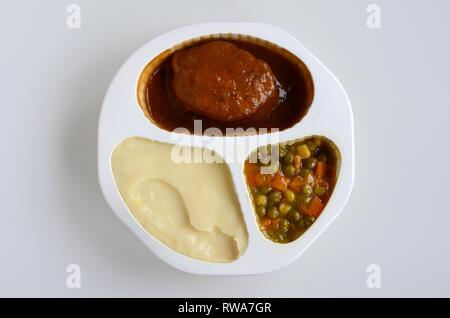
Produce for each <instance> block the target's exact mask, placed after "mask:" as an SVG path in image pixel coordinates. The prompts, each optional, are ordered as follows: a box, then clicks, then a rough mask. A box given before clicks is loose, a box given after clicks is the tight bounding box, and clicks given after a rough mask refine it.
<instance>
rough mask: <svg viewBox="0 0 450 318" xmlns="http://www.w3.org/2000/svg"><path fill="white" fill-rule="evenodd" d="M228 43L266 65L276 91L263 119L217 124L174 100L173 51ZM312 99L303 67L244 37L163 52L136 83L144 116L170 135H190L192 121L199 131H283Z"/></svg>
mask: <svg viewBox="0 0 450 318" xmlns="http://www.w3.org/2000/svg"><path fill="white" fill-rule="evenodd" d="M215 40H222V41H230V42H232V43H234V44H235V45H236V46H237V47H239V48H241V49H244V50H247V51H248V52H250V53H251V54H252V55H254V56H255V57H257V58H259V59H262V60H264V61H265V62H266V63H268V64H269V66H270V68H271V70H272V72H273V73H274V75H275V77H276V79H277V81H278V85H279V86H278V87H279V89H280V94H279V99H278V103H277V105H276V106H275V107H274V108H273V110H272V112H271V114H270V115H269V116H268V117H267V118H264V119H254V118H251V117H250V118H246V119H244V120H239V121H233V122H221V121H217V120H214V119H211V118H208V117H206V116H202V115H200V114H197V113H194V112H191V111H189V110H187V109H186V108H185V107H184V106H183V105H182V104H181V103H180V102H179V101H178V100H177V97H176V95H175V93H174V91H173V87H172V85H171V82H172V80H173V71H172V67H171V60H172V56H173V53H174V52H175V51H176V50H182V49H185V48H189V47H192V46H195V45H198V44H203V43H206V42H208V41H215ZM313 95H314V86H313V81H312V77H311V74H310V72H309V70H308V69H307V67H306V66H305V64H304V63H303V62H302V61H301V60H300V59H299V58H297V57H296V56H294V55H293V54H292V53H290V52H288V51H287V50H285V49H282V48H280V47H278V46H276V45H275V44H272V43H270V42H267V41H264V40H261V39H256V38H252V37H247V36H245V37H244V36H242V37H241V36H238V38H236V36H231V35H230V36H227V35H223V36H222V35H221V36H220V37H217V36H216V37H214V38H208V39H198V40H192V41H189V42H188V43H183V44H181V46H178V47H176V48H174V49H171V50H168V51H165V52H163V53H161V54H160V55H159V56H157V57H156V58H155V59H153V60H152V61H151V62H150V63H149V64H148V65H147V66H146V69H144V71H143V73H142V75H141V78H140V80H139V83H138V100H139V104H140V106H141V108H142V109H143V111H144V113H145V115H146V116H147V117H149V119H150V120H151V121H152V122H153V123H155V124H156V125H157V126H158V127H160V128H162V129H165V130H168V131H173V130H174V129H176V128H180V127H182V128H186V129H188V130H189V131H190V133H194V120H202V130H203V131H204V130H205V129H207V128H210V127H216V128H219V129H220V130H221V131H222V132H223V133H225V129H226V128H243V129H248V128H251V127H253V128H256V129H259V128H268V129H271V128H277V129H279V130H284V129H286V128H289V127H292V126H293V125H294V124H296V123H297V122H299V121H300V120H301V119H302V118H303V117H304V116H305V114H306V112H307V111H308V108H309V106H310V105H311V103H312V100H313Z"/></svg>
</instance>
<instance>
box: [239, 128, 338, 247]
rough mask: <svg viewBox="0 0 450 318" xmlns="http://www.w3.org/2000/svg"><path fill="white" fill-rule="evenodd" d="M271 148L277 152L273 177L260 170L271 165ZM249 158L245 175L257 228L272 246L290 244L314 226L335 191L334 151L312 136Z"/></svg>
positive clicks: (336, 153) (335, 166)
mask: <svg viewBox="0 0 450 318" xmlns="http://www.w3.org/2000/svg"><path fill="white" fill-rule="evenodd" d="M272 149H274V150H275V151H278V159H279V160H278V162H274V163H273V164H274V166H275V167H276V168H275V173H267V174H265V173H262V172H261V171H262V170H261V167H262V166H268V165H271V164H272V162H271V161H272V160H271V159H270V158H271V156H270V154H271V151H272ZM251 158H252V157H251ZM253 158H255V160H253V161H256V162H252V160H251V159H250V158H249V159H247V161H246V162H245V167H244V173H245V176H246V180H247V184H248V187H249V191H250V195H251V199H252V201H253V206H254V209H255V213H256V216H257V219H258V224H259V227H260V229H261V231H262V232H263V233H264V234H265V235H266V236H267V237H268V238H270V239H271V240H272V241H274V242H279V243H288V242H291V241H293V240H295V239H297V238H298V237H299V236H300V235H301V234H303V233H304V232H305V231H306V230H307V229H308V228H309V227H310V226H311V225H312V224H313V223H314V222H315V220H316V219H317V218H318V217H319V216H320V214H321V213H322V211H323V209H324V207H325V205H326V204H327V202H328V200H329V198H330V196H331V194H332V192H333V188H334V185H335V183H336V178H337V172H338V168H339V155H338V152H337V149H336V147H334V146H333V145H332V144H331V142H330V141H328V140H327V139H325V138H322V137H311V138H308V139H305V140H302V141H298V142H294V143H290V144H289V143H288V144H280V145H279V146H278V147H275V148H272V147H268V148H267V149H266V148H264V149H259V151H258V154H257V155H256V156H253ZM275 158H276V157H275Z"/></svg>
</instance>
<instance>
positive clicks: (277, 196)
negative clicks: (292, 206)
mask: <svg viewBox="0 0 450 318" xmlns="http://www.w3.org/2000/svg"><path fill="white" fill-rule="evenodd" d="M282 196H283V195H282V194H281V192H279V191H273V192H271V193H269V195H268V197H267V199H268V202H269V204H271V205H274V204H277V203H280V201H281V198H282Z"/></svg>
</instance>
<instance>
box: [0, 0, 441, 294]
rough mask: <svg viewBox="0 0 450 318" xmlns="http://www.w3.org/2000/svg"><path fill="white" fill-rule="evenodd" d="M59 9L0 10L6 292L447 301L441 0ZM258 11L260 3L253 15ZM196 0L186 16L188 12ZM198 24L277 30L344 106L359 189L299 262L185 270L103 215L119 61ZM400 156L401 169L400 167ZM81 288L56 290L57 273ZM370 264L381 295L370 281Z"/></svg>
mask: <svg viewBox="0 0 450 318" xmlns="http://www.w3.org/2000/svg"><path fill="white" fill-rule="evenodd" d="M68 3H69V2H67V3H64V2H61V1H58V2H57V1H46V2H45V3H44V2H40V3H37V2H36V3H33V2H29V3H25V2H23V3H21V2H19V1H17V2H10V3H8V4H4V5H3V6H2V12H3V13H4V14H3V15H2V19H0V21H1V22H0V23H1V25H0V26H1V28H0V33H1V38H2V39H3V44H2V50H1V51H0V55H1V59H0V61H1V62H0V63H1V65H0V66H1V70H2V72H1V75H0V78H1V83H0V84H1V85H0V87H1V96H0V97H1V106H0V110H1V113H0V118H1V125H0V136H1V140H2V145H3V151H2V154H1V159H0V160H1V161H0V162H1V166H0V175H1V176H2V179H3V182H2V184H1V186H0V193H1V195H2V202H1V203H0V204H1V205H0V207H1V208H0V211H1V213H2V222H1V223H0V253H1V265H0V269H1V271H0V295H1V296H68V297H75V296H247V297H251V296H261V297H273V296H298V297H307V296H375V297H377V296H450V274H449V272H448V268H449V266H450V256H449V253H448V245H449V242H450V231H449V230H448V228H449V225H448V224H449V223H450V208H449V206H450V205H449V203H448V202H446V201H445V199H446V197H448V194H447V193H448V190H449V185H448V180H449V178H450V169H449V167H448V162H450V150H449V149H450V148H449V146H450V144H449V143H450V142H449V140H448V136H449V135H450V128H449V125H448V123H447V121H448V119H449V118H450V107H449V106H450V105H449V100H450V91H449V89H448V87H449V83H450V60H449V59H448V57H449V56H450V45H449V40H448V30H449V29H450V21H449V20H448V18H447V15H448V12H450V3H449V2H448V1H434V2H433V3H432V4H430V3H429V2H427V1H414V2H412V1H395V2H393V1H377V3H378V4H380V5H381V8H382V28H381V29H380V30H370V29H368V28H367V27H366V24H365V22H366V18H367V13H366V7H367V5H368V4H369V2H367V3H364V1H362V2H361V1H357V0H354V1H345V2H343V3H341V2H339V3H338V2H336V1H331V0H330V1H311V2H308V3H307V2H306V1H305V2H300V1H277V2H276V3H274V2H273V1H246V2H245V3H243V2H242V1H220V2H218V1H214V2H212V1H189V2H188V1H179V2H177V3H174V1H155V2H153V3H152V2H151V1H141V2H136V3H135V4H133V5H130V4H127V3H125V2H124V3H122V4H112V3H110V2H108V1H95V2H94V1H78V2H77V3H78V4H80V6H81V9H82V28H81V29H80V30H68V29H67V28H66V26H65V19H66V13H65V10H66V5H67V4H68ZM255 4H256V6H255ZM194 5H195V7H194ZM207 21H219V22H220V21H255V22H265V23H269V24H273V25H278V26H280V27H281V28H283V29H286V30H287V31H288V32H290V33H291V34H293V35H294V36H295V37H296V38H298V39H299V40H300V41H301V42H302V43H303V44H304V45H305V46H306V47H307V48H308V49H309V50H310V51H312V53H313V54H314V55H316V56H317V57H318V58H319V60H320V61H321V62H323V63H324V64H325V65H326V66H327V67H328V68H329V69H330V70H331V71H332V72H333V73H334V74H335V75H336V76H337V77H338V78H339V80H340V81H341V82H342V84H343V85H344V87H345V88H346V90H347V93H348V94H349V97H350V100H351V101H352V106H353V111H354V117H355V137H356V148H355V150H356V181H355V187H354V190H353V193H352V196H351V198H350V200H349V203H348V205H347V206H346V208H345V209H344V211H343V212H342V214H341V216H340V217H339V218H338V219H337V220H336V221H335V222H334V223H333V224H332V225H331V226H330V227H329V228H328V229H327V231H325V232H324V233H323V234H322V235H321V236H320V237H319V238H318V239H317V240H316V241H315V242H314V243H313V245H312V246H311V247H310V248H309V249H308V250H307V251H306V252H305V253H304V254H303V256H302V257H301V258H300V259H299V260H298V261H296V262H294V263H293V264H291V265H290V266H288V267H286V268H285V269H282V270H280V271H277V272H274V273H271V274H266V275H262V276H251V277H245V276H242V277H208V276H194V275H189V274H185V273H181V272H179V271H177V270H175V269H172V268H170V267H169V266H167V265H166V264H164V263H163V262H162V261H160V260H159V259H158V258H157V257H156V256H154V255H153V254H152V253H151V252H150V251H149V250H148V249H147V248H146V247H145V245H144V244H143V243H141V242H140V241H139V239H138V238H136V236H135V235H134V234H133V233H131V232H130V231H129V230H128V229H127V228H126V226H124V225H123V224H122V223H121V222H120V221H119V220H118V219H117V217H115V216H114V214H113V213H112V212H111V211H110V209H109V208H108V206H107V204H106V202H105V201H104V199H103V197H102V195H101V192H100V189H99V186H98V182H97V167H96V146H97V145H96V135H97V120H98V115H99V110H100V106H101V103H102V100H103V97H104V94H105V92H106V89H107V87H108V85H109V83H110V81H111V78H112V76H113V75H114V74H115V73H116V71H117V70H118V68H119V66H120V65H121V64H122V63H123V62H124V60H125V59H126V58H127V57H128V56H129V55H130V54H131V53H132V52H134V51H135V50H136V49H137V48H139V47H140V46H141V45H143V44H144V43H146V42H147V41H148V40H150V39H152V38H153V37H155V36H157V35H158V34H161V33H163V32H166V31H168V30H170V29H174V28H176V27H179V26H182V25H187V24H193V23H199V22H207ZM396 160H400V162H397V161H396ZM71 263H77V264H80V265H81V268H82V288H81V289H68V288H67V287H66V282H65V280H66V276H67V273H66V271H65V270H66V267H67V265H69V264H71ZM372 263H376V264H379V265H380V266H381V279H382V285H381V288H380V289H368V288H367V286H366V277H367V273H366V268H367V265H369V264H372Z"/></svg>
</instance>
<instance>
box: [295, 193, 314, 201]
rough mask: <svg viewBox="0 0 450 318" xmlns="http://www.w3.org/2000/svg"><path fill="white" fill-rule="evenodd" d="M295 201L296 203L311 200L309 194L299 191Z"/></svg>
mask: <svg viewBox="0 0 450 318" xmlns="http://www.w3.org/2000/svg"><path fill="white" fill-rule="evenodd" d="M297 201H298V202H297V203H298V204H302V203H309V201H311V196H310V195H307V194H305V193H300V194H299V195H298V196H297Z"/></svg>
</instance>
